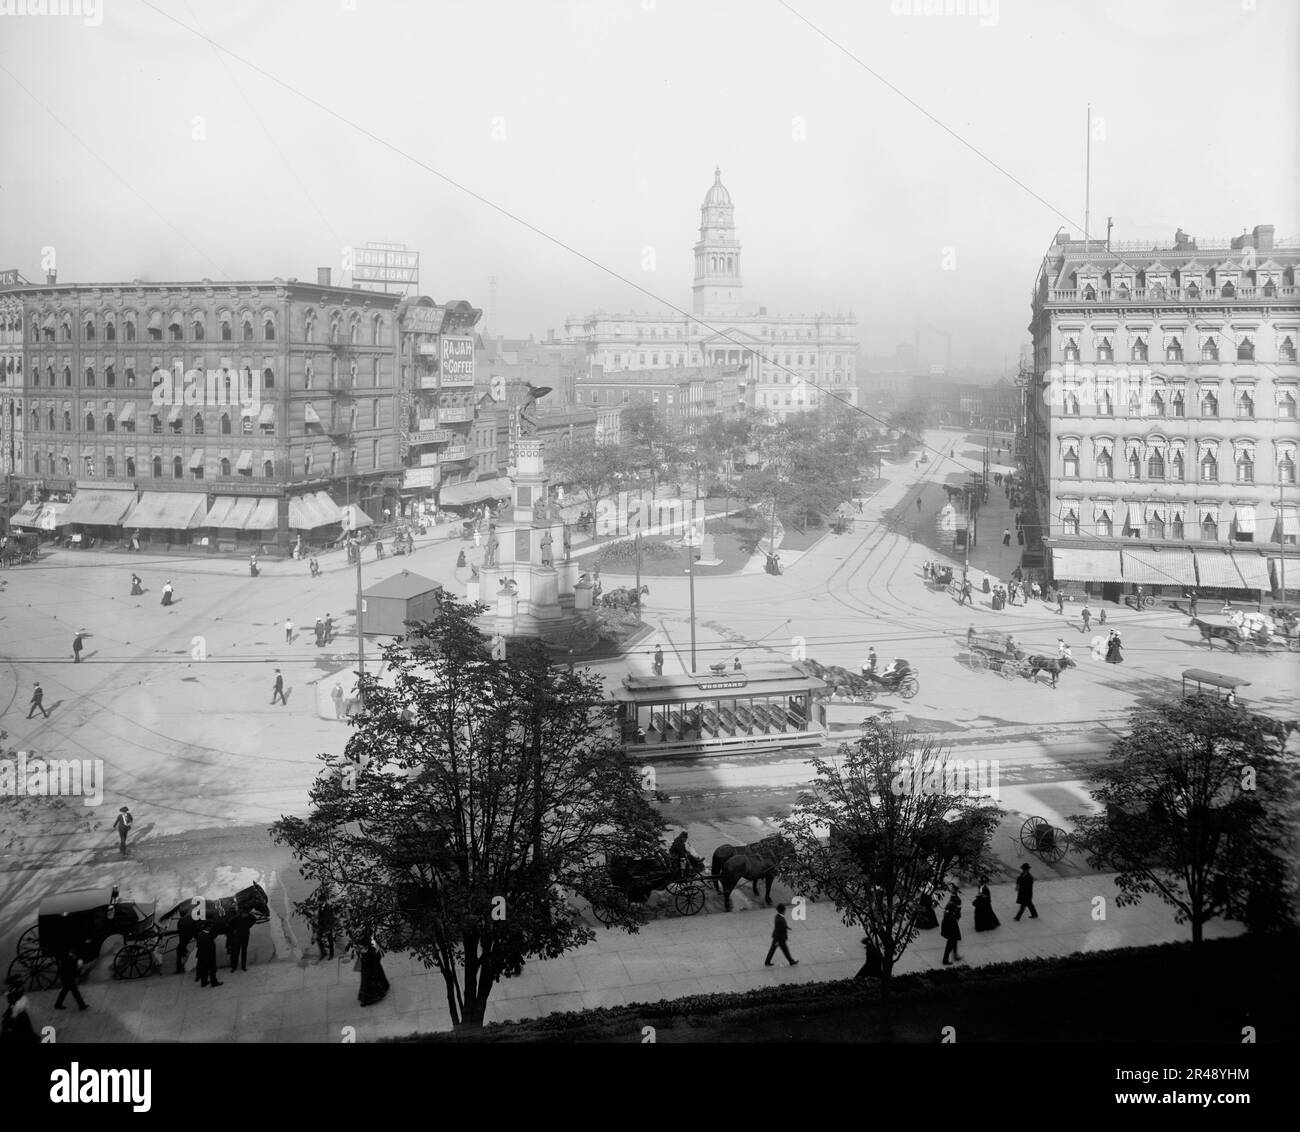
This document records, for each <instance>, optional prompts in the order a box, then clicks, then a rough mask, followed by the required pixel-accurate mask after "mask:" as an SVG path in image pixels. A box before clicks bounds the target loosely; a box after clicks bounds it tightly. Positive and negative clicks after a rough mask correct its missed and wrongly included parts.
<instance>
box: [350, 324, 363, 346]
mask: <svg viewBox="0 0 1300 1132" xmlns="http://www.w3.org/2000/svg"><path fill="white" fill-rule="evenodd" d="M360 338H361V320H360V319H359V318H354V319H353V320H352V321H351V322H350V323H349V324H348V341H349V342H351V343H352V345H354V346H355V345H356V344H357V342H358V341H359V340H360Z"/></svg>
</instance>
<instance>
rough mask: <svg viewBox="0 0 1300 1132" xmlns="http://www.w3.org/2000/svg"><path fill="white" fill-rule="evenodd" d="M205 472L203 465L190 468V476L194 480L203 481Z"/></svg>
mask: <svg viewBox="0 0 1300 1132" xmlns="http://www.w3.org/2000/svg"><path fill="white" fill-rule="evenodd" d="M203 470H204V469H203V465H202V464H194V465H192V466H191V467H190V476H191V477H192V478H193V479H196V480H201V479H202V478H203Z"/></svg>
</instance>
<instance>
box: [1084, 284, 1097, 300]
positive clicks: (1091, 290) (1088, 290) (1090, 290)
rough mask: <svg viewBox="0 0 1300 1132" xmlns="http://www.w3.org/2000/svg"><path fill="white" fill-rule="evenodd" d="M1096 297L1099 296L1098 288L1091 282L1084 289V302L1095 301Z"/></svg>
mask: <svg viewBox="0 0 1300 1132" xmlns="http://www.w3.org/2000/svg"><path fill="white" fill-rule="evenodd" d="M1096 298H1097V288H1096V287H1094V286H1093V285H1092V284H1091V283H1089V284H1088V285H1087V286H1086V287H1084V289H1083V300H1084V302H1087V303H1090V302H1093V301H1094V300H1095V299H1096Z"/></svg>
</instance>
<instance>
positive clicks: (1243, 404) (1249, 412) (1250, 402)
mask: <svg viewBox="0 0 1300 1132" xmlns="http://www.w3.org/2000/svg"><path fill="white" fill-rule="evenodd" d="M1254 415H1255V398H1254V397H1252V396H1251V395H1250V391H1249V390H1248V389H1243V390H1241V392H1239V393H1238V394H1237V416H1239V417H1253V416H1254Z"/></svg>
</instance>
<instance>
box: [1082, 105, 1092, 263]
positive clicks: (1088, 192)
mask: <svg viewBox="0 0 1300 1132" xmlns="http://www.w3.org/2000/svg"><path fill="white" fill-rule="evenodd" d="M1087 115H1088V120H1087V122H1085V123H1084V138H1085V139H1086V143H1085V149H1084V153H1085V155H1086V156H1085V157H1084V162H1083V254H1084V255H1087V254H1088V233H1089V230H1090V221H1091V217H1092V103H1091V102H1090V103H1088V110H1087Z"/></svg>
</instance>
